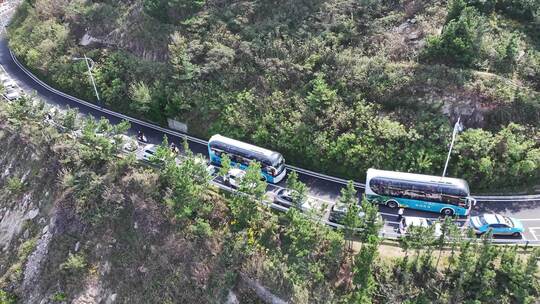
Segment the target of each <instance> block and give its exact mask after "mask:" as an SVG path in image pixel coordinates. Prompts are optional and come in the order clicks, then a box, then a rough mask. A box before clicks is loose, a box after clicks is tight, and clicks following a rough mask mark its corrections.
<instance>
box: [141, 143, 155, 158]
mask: <svg viewBox="0 0 540 304" xmlns="http://www.w3.org/2000/svg"><path fill="white" fill-rule="evenodd" d="M157 148H158V146H157V145H153V144H148V145H146V146H144V148H143V156H142V157H143V159H144V160H146V161H150V159H151V158H152V157H153V156H155V155H156V151H157Z"/></svg>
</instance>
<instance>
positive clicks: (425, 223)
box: [399, 216, 442, 237]
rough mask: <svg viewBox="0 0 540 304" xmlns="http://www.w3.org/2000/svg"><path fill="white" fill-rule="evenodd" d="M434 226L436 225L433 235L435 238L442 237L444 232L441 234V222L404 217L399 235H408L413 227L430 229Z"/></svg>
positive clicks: (400, 223) (400, 224)
mask: <svg viewBox="0 0 540 304" xmlns="http://www.w3.org/2000/svg"><path fill="white" fill-rule="evenodd" d="M432 225H435V230H434V232H433V235H434V236H435V237H439V236H441V234H442V232H441V223H440V222H438V221H432V220H428V219H426V218H423V217H416V216H404V217H403V218H402V219H401V221H400V222H399V233H401V234H407V231H408V230H409V228H410V227H412V226H416V227H424V228H429V227H430V226H432Z"/></svg>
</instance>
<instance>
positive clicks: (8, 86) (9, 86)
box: [3, 79, 17, 88]
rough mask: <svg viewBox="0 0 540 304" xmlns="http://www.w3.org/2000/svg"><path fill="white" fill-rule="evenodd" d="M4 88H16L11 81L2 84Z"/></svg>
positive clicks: (15, 84) (14, 83)
mask: <svg viewBox="0 0 540 304" xmlns="http://www.w3.org/2000/svg"><path fill="white" fill-rule="evenodd" d="M3 85H4V88H16V87H17V83H16V82H15V81H13V79H8V80H6V81H4V82H3Z"/></svg>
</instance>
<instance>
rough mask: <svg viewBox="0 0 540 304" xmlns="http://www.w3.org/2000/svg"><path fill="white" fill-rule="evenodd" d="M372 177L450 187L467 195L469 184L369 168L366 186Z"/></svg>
mask: <svg viewBox="0 0 540 304" xmlns="http://www.w3.org/2000/svg"><path fill="white" fill-rule="evenodd" d="M374 177H384V178H391V179H399V180H407V181H416V182H422V183H430V184H439V185H452V186H455V187H459V188H461V189H465V190H466V191H467V193H470V192H469V184H468V183H467V181H465V180H464V179H461V178H453V177H441V176H435V175H425V174H416V173H406V172H397V171H386V170H378V169H373V168H370V169H368V171H367V177H366V184H367V183H369V181H370V180H371V179H372V178H374Z"/></svg>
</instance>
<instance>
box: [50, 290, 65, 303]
mask: <svg viewBox="0 0 540 304" xmlns="http://www.w3.org/2000/svg"><path fill="white" fill-rule="evenodd" d="M51 300H53V301H55V302H64V301H66V300H67V295H66V294H65V293H64V292H57V293H55V294H54V295H53V296H52V299H51Z"/></svg>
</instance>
